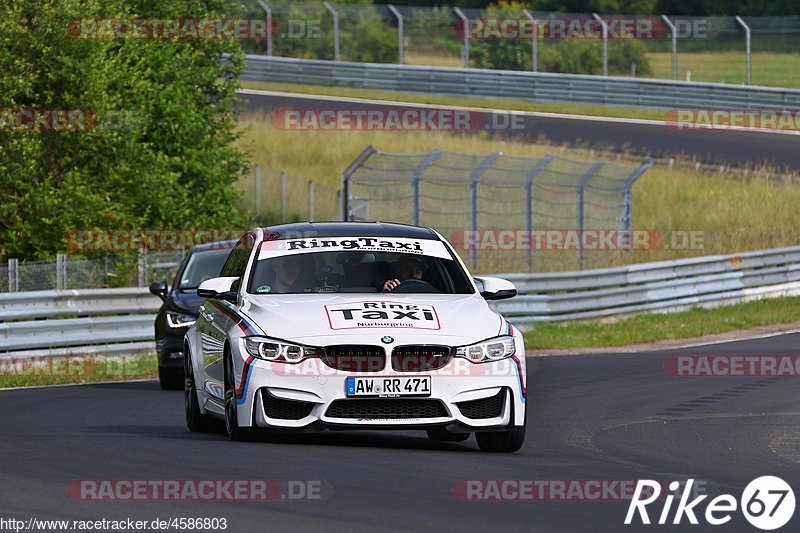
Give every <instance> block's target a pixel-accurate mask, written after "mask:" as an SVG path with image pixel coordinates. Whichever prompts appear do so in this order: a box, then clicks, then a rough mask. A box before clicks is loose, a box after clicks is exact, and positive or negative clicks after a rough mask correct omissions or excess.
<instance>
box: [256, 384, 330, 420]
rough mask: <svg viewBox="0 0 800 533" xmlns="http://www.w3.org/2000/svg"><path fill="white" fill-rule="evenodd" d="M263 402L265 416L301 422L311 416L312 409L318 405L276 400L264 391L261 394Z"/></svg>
mask: <svg viewBox="0 0 800 533" xmlns="http://www.w3.org/2000/svg"><path fill="white" fill-rule="evenodd" d="M261 400H262V402H263V404H264V414H266V415H267V418H276V419H281V420H300V419H301V418H305V417H307V416H308V415H310V414H311V411H312V409H314V406H315V405H317V404H315V403H312V402H299V401H296V400H286V399H284V398H276V397H274V396H271V395H270V394H269V393H268V392H266V391H263V390H262V392H261Z"/></svg>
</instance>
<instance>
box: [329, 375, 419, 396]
mask: <svg viewBox="0 0 800 533" xmlns="http://www.w3.org/2000/svg"><path fill="white" fill-rule="evenodd" d="M344 384H345V392H346V393H347V396H348V397H358V396H362V397H363V396H381V397H387V398H394V397H398V396H430V395H431V377H430V376H403V377H391V376H386V377H370V378H362V377H349V378H346V379H345V382H344Z"/></svg>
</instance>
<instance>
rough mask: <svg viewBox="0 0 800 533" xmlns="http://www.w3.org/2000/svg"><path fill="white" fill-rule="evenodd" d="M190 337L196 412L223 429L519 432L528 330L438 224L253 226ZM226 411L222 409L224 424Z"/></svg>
mask: <svg viewBox="0 0 800 533" xmlns="http://www.w3.org/2000/svg"><path fill="white" fill-rule="evenodd" d="M220 276H221V277H217V278H213V279H209V280H206V281H204V282H203V283H202V284H201V285H200V287H199V288H198V290H197V293H198V295H199V296H201V297H204V298H206V301H205V302H204V304H203V306H202V307H201V308H200V316H199V318H198V320H197V322H196V324H195V325H194V326H192V327H191V328H190V329H189V331H188V332H187V334H186V337H185V347H184V348H185V351H184V353H185V354H186V356H185V370H186V387H185V389H186V391H185V396H186V402H185V404H186V406H185V408H186V422H187V425H188V427H189V429H191V430H192V431H203V430H207V429H210V428H211V427H213V426H214V423H215V419H220V420H224V421H225V426H226V429H227V432H228V435H229V436H230V437H231V438H233V439H242V438H245V437H246V436H247V435H248V434H250V433H252V432H255V431H265V430H266V431H281V430H283V431H286V430H289V431H319V430H330V429H377V430H397V429H399V430H410V429H413V430H423V431H427V433H428V436H429V437H430V438H431V439H433V440H443V441H462V440H466V439H467V438H469V436H470V434H472V433H475V436H476V440H477V443H478V446H479V447H480V448H481V449H482V450H484V451H491V452H514V451H517V450H519V448H520V447H521V446H522V444H523V441H524V439H525V397H526V375H525V348H524V346H523V339H522V334H521V333H520V332H519V331H518V330H516V329H515V328H514V327H513V326H511V325H510V324H509V323H508V322H507V321H506V320H505V319H504V318H503V317H502V316H501V315H500V314H498V313H496V312H495V311H493V310H492V309H491V308H490V307H489V305H488V304H487V302H486V301H487V300H493V299H502V298H511V297H513V296H515V295H516V289H515V288H514V285H513V284H512V283H510V282H508V281H505V280H502V279H498V278H489V277H478V278H473V277H472V276H471V275H470V274H469V273H468V271H467V269H466V267H465V265H464V263H463V262H462V261H461V259H460V258H459V257H458V255H457V254H456V253H455V251H454V250H453V247H452V246H451V245H450V244H449V243H448V242H447V241H446V240H445V239H444V238H443V237H442V236H441V235H439V233H437V232H436V231H434V230H432V229H429V228H421V227H416V226H406V225H400V224H389V223H382V222H324V223H296V224H284V225H280V226H273V227H269V228H256V229H253V230H251V231H249V232H248V233H247V234H246V235H245V236H243V237H242V238H241V239H240V240H239V242H238V243H237V244H236V246H235V247H234V248H233V249H232V251H231V253H230V256H229V257H228V259H227V261H226V263H225V266H224V267H223V268H222V272H221V274H220ZM217 423H218V422H217Z"/></svg>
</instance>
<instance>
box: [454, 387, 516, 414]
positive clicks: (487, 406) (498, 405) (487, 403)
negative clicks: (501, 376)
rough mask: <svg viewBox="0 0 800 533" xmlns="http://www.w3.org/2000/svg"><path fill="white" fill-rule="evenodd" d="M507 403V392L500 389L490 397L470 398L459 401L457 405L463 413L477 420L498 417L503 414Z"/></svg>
mask: <svg viewBox="0 0 800 533" xmlns="http://www.w3.org/2000/svg"><path fill="white" fill-rule="evenodd" d="M504 403H505V393H504V391H502V390H501V391H500V392H498V393H497V394H495V395H494V396H491V397H489V398H481V399H480V400H470V401H468V402H458V403H456V407H458V410H459V411H461V414H462V415H464V416H465V417H467V418H471V419H473V420H477V419H480V418H497V417H499V416H501V415H502V414H503V404H504Z"/></svg>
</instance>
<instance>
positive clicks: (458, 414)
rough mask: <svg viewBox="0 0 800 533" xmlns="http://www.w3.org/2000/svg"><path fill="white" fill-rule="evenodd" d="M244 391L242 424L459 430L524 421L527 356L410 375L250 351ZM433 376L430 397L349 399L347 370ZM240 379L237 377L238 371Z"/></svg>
mask: <svg viewBox="0 0 800 533" xmlns="http://www.w3.org/2000/svg"><path fill="white" fill-rule="evenodd" d="M242 359H243V360H245V361H248V360H249V362H246V363H245V364H244V367H243V368H242V373H241V377H240V379H239V383H237V389H239V390H240V391H241V392H240V395H239V396H238V397H237V407H238V418H239V425H240V426H244V427H258V428H272V429H294V430H305V431H314V430H317V429H326V428H345V429H358V428H362V429H363V428H371V429H413V428H432V427H445V428H447V429H449V430H451V431H456V432H459V431H460V432H473V431H490V430H494V431H496V430H498V429H504V428H507V427H508V426H510V425H515V426H521V425H523V424H524V419H525V400H526V388H525V360H524V357H517V356H514V357H512V358H508V359H504V360H501V361H495V362H491V363H480V364H477V363H471V362H470V361H467V360H466V359H461V358H454V359H453V360H452V361H450V363H448V364H447V365H446V366H444V367H442V368H441V369H438V370H431V371H423V372H414V373H404V372H396V371H392V370H384V371H381V372H369V373H354V372H342V371H339V370H335V369H332V368H330V367H327V366H325V365H324V363H322V362H321V361H320V360H319V359H309V360H307V361H305V362H303V363H300V364H297V365H287V364H282V363H270V362H267V361H263V360H259V359H255V358H252V357H243V358H242ZM417 375H425V376H430V377H431V395H430V396H428V397H424V398H416V397H413V398H412V397H405V396H400V397H396V398H382V397H381V398H375V397H372V398H348V397H347V396H346V392H345V379H346V378H347V377H348V376H366V377H389V376H391V377H408V376H417ZM237 377H238V376H237Z"/></svg>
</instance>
